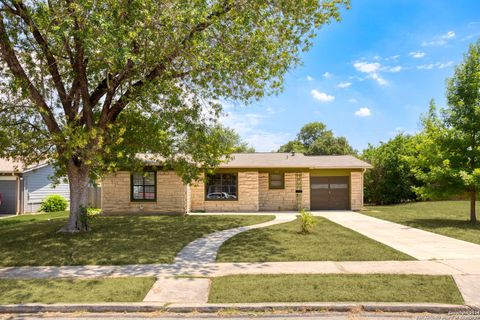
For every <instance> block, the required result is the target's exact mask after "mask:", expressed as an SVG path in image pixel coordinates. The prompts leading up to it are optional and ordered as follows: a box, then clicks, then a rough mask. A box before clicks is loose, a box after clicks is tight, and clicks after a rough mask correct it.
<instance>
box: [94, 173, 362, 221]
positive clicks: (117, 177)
mask: <svg viewBox="0 0 480 320" xmlns="http://www.w3.org/2000/svg"><path fill="white" fill-rule="evenodd" d="M229 172H236V173H238V199H237V200H227V201H226V200H223V201H222V200H206V199H205V184H204V182H203V179H200V180H199V181H196V182H194V183H192V184H190V185H186V184H184V183H183V181H182V180H181V178H180V177H179V176H178V175H177V174H176V173H175V172H173V171H158V172H157V192H156V195H157V199H156V200H155V201H154V202H137V201H131V194H130V193H131V180H130V179H131V174H130V172H128V171H120V172H117V173H115V174H108V175H106V176H104V177H103V178H102V204H103V208H102V209H103V212H104V213H106V214H121V213H132V214H135V213H137V214H142V213H178V214H183V213H186V212H195V211H206V212H220V211H225V212H255V211H292V210H293V211H296V210H299V209H301V208H305V209H310V175H322V174H325V175H332V174H336V175H348V176H350V205H351V209H352V210H360V209H361V208H362V207H363V171H361V170H342V171H341V172H340V171H336V172H332V170H324V172H323V171H321V170H307V169H304V170H298V171H294V170H290V171H286V172H284V177H285V183H284V188H283V189H269V171H262V170H254V169H242V170H237V171H235V170H231V171H229ZM297 190H298V192H297ZM300 191H301V192H300Z"/></svg>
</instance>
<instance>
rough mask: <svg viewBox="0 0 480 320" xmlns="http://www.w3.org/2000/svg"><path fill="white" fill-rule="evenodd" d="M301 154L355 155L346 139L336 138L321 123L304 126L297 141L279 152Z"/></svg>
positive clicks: (285, 145) (290, 142)
mask: <svg viewBox="0 0 480 320" xmlns="http://www.w3.org/2000/svg"><path fill="white" fill-rule="evenodd" d="M292 151H294V152H301V153H305V154H308V155H345V154H355V153H356V152H355V150H354V149H353V148H352V147H351V146H350V144H349V143H348V141H347V139H346V138H345V137H335V135H334V134H333V132H332V131H331V130H327V127H326V126H325V124H323V123H321V122H311V123H307V124H306V125H304V126H303V127H302V128H301V129H300V132H299V133H298V134H297V137H296V139H295V140H292V141H289V142H287V143H286V144H284V145H282V146H281V147H280V149H279V150H278V152H292Z"/></svg>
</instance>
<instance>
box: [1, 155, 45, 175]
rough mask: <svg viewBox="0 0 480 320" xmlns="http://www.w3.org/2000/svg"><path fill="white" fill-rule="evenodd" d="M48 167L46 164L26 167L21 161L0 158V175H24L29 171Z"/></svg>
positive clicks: (41, 163) (40, 163)
mask: <svg viewBox="0 0 480 320" xmlns="http://www.w3.org/2000/svg"><path fill="white" fill-rule="evenodd" d="M46 165H48V162H45V161H43V162H39V163H35V164H32V165H29V166H26V165H25V164H24V163H23V162H21V161H14V160H12V159H5V158H0V173H3V174H14V173H22V172H23V173H25V172H27V171H30V170H34V169H38V168H41V167H44V166H46Z"/></svg>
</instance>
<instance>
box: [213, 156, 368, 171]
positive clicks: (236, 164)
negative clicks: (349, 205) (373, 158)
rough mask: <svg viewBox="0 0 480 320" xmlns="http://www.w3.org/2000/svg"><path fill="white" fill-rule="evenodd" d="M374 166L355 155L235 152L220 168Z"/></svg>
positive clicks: (348, 167) (345, 167) (339, 167)
mask: <svg viewBox="0 0 480 320" xmlns="http://www.w3.org/2000/svg"><path fill="white" fill-rule="evenodd" d="M371 167H372V166H371V165H370V164H368V163H367V162H365V161H362V160H360V159H357V158H356V157H354V156H306V155H304V154H302V153H277V152H255V153H233V154H232V155H231V156H230V160H228V161H227V162H224V163H222V164H221V165H220V166H219V168H308V169H366V168H371Z"/></svg>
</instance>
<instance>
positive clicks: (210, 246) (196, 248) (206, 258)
mask: <svg viewBox="0 0 480 320" xmlns="http://www.w3.org/2000/svg"><path fill="white" fill-rule="evenodd" d="M296 218H297V217H296V215H292V214H275V219H273V220H271V221H267V222H264V223H260V224H255V225H251V226H244V227H239V228H234V229H228V230H223V231H218V232H215V233H212V234H209V235H208V236H206V237H204V238H200V239H197V240H195V241H193V242H191V243H189V244H188V245H187V246H186V247H185V248H183V249H182V251H180V252H179V253H178V255H177V257H176V258H175V264H191V263H200V264H203V263H213V262H215V261H216V259H217V252H218V249H220V246H221V245H222V244H223V243H224V242H225V241H227V240H228V239H230V238H231V237H233V236H236V235H237V234H239V233H241V232H245V231H248V230H253V229H259V228H265V227H269V226H273V225H275V224H280V223H285V222H291V221H293V220H295V219H296Z"/></svg>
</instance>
